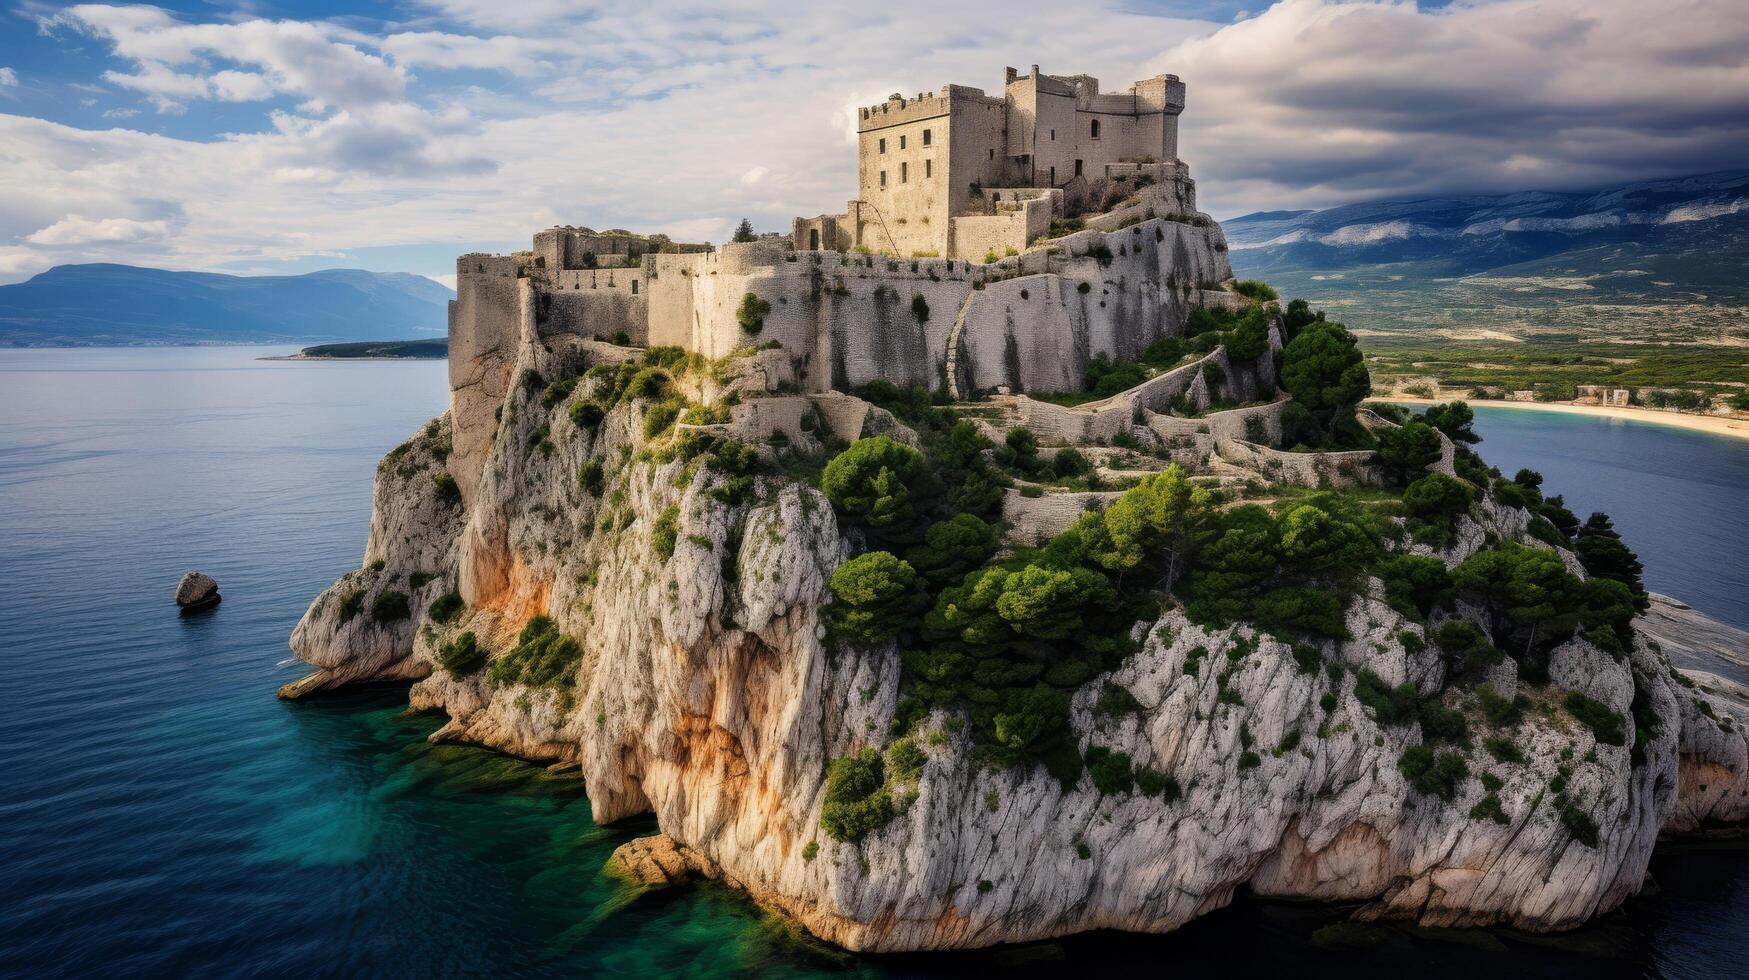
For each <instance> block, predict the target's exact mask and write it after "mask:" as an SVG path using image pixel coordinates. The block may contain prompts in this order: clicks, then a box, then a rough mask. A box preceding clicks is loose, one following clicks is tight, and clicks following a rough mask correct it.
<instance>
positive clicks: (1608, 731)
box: [1562, 691, 1627, 745]
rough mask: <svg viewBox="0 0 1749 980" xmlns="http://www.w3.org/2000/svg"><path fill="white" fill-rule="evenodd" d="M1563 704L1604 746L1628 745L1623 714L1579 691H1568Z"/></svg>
mask: <svg viewBox="0 0 1749 980" xmlns="http://www.w3.org/2000/svg"><path fill="white" fill-rule="evenodd" d="M1562 704H1563V705H1564V706H1565V707H1566V709H1567V711H1568V712H1570V713H1571V714H1572V715H1573V717H1574V718H1576V719H1578V721H1579V723H1580V724H1581V725H1584V726H1585V727H1586V728H1589V729H1591V734H1592V736H1593V737H1595V738H1596V739H1597V741H1598V742H1600V743H1602V744H1604V745H1625V744H1627V732H1626V729H1625V726H1624V724H1623V719H1622V716H1621V713H1620V712H1618V711H1616V710H1614V709H1613V708H1611V707H1610V706H1609V705H1607V704H1604V703H1603V702H1601V701H1598V700H1596V699H1595V698H1591V697H1587V696H1586V695H1584V694H1581V693H1579V692H1578V691H1568V692H1567V698H1566V700H1565V701H1563V702H1562Z"/></svg>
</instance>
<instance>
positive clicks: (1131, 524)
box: [1098, 463, 1214, 589]
mask: <svg viewBox="0 0 1749 980" xmlns="http://www.w3.org/2000/svg"><path fill="white" fill-rule="evenodd" d="M1213 513H1214V496H1213V494H1211V493H1210V492H1209V490H1208V489H1207V488H1205V487H1201V486H1197V485H1196V484H1193V483H1191V482H1190V480H1189V478H1188V477H1187V476H1186V475H1185V472H1184V468H1183V467H1182V466H1179V465H1178V464H1177V463H1173V464H1172V465H1171V466H1168V467H1166V469H1165V470H1163V471H1161V472H1160V473H1157V474H1155V475H1154V476H1151V477H1149V478H1147V479H1145V480H1143V481H1142V482H1141V483H1139V484H1137V485H1136V486H1134V487H1132V488H1130V489H1129V490H1127V491H1125V492H1124V494H1123V496H1121V497H1119V498H1117V500H1116V501H1114V502H1113V503H1112V505H1111V506H1110V507H1107V508H1106V509H1105V515H1104V521H1105V532H1106V536H1107V538H1108V540H1109V543H1110V550H1109V551H1108V552H1106V553H1104V554H1101V555H1099V556H1098V560H1099V563H1100V564H1101V565H1103V566H1105V567H1106V568H1109V569H1111V570H1113V571H1116V572H1119V573H1120V574H1121V573H1122V572H1125V571H1128V570H1129V569H1132V568H1135V567H1136V566H1137V565H1140V564H1142V563H1143V562H1144V561H1150V563H1152V564H1157V565H1158V567H1159V568H1160V570H1161V585H1162V587H1164V588H1166V589H1171V588H1172V586H1173V585H1174V584H1175V583H1176V582H1177V581H1178V577H1179V575H1180V574H1181V573H1182V572H1183V570H1184V567H1185V565H1186V564H1187V563H1188V562H1189V560H1190V556H1191V553H1192V552H1193V551H1194V549H1195V547H1196V546H1197V545H1198V544H1200V543H1201V542H1202V540H1203V539H1204V538H1205V537H1206V536H1207V534H1206V532H1207V529H1208V526H1209V519H1210V517H1211V515H1212V514H1213Z"/></svg>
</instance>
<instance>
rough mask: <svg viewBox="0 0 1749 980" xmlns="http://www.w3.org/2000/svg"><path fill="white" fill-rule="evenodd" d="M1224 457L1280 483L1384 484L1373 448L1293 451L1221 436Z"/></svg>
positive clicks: (1313, 485) (1218, 444)
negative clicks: (1351, 450) (1344, 450)
mask: <svg viewBox="0 0 1749 980" xmlns="http://www.w3.org/2000/svg"><path fill="white" fill-rule="evenodd" d="M1216 445H1217V451H1218V452H1219V454H1220V456H1221V458H1223V459H1225V460H1227V461H1229V462H1232V463H1236V464H1238V465H1241V466H1247V467H1250V468H1251V469H1254V470H1256V471H1258V472H1259V473H1262V474H1264V475H1265V476H1267V477H1268V478H1269V479H1270V480H1272V481H1274V482H1277V483H1290V484H1293V485H1295V486H1301V487H1349V486H1382V485H1383V484H1384V471H1383V470H1381V469H1380V468H1379V465H1378V463H1377V462H1376V459H1377V456H1376V454H1375V453H1373V451H1372V450H1370V449H1362V450H1356V451H1353V452H1342V453H1290V452H1283V451H1282V450H1279V449H1270V448H1269V447H1267V446H1259V445H1257V444H1255V443H1251V442H1246V441H1244V440H1243V439H1226V438H1223V439H1218V440H1216Z"/></svg>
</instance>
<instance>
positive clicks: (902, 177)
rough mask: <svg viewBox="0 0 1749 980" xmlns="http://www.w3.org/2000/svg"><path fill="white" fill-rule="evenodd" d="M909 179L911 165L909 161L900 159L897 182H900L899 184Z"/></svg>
mask: <svg viewBox="0 0 1749 980" xmlns="http://www.w3.org/2000/svg"><path fill="white" fill-rule="evenodd" d="M910 179H911V165H910V164H909V163H905V162H903V161H900V163H899V183H901V184H903V183H906V182H908V181H909V180H910Z"/></svg>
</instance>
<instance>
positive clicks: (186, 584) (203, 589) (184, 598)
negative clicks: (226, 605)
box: [176, 572, 219, 612]
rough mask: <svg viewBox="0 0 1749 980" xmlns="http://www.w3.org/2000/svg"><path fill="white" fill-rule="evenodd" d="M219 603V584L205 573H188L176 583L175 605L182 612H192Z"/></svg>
mask: <svg viewBox="0 0 1749 980" xmlns="http://www.w3.org/2000/svg"><path fill="white" fill-rule="evenodd" d="M218 602H219V583H217V582H215V581H213V577H212V576H211V575H208V574H207V573H205V572H189V573H188V574H187V575H184V576H182V581H180V582H178V583H176V604H177V605H178V606H181V607H182V611H183V612H194V611H195V610H198V609H205V608H207V607H208V606H216V605H218Z"/></svg>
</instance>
